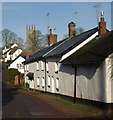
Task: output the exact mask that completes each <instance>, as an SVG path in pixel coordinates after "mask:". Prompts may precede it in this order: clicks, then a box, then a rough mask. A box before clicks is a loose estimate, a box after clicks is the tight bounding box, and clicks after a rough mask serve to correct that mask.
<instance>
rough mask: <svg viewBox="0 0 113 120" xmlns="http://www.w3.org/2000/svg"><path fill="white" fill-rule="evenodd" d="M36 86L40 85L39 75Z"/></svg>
mask: <svg viewBox="0 0 113 120" xmlns="http://www.w3.org/2000/svg"><path fill="white" fill-rule="evenodd" d="M36 84H37V86H38V87H39V86H40V78H39V77H37V83H36Z"/></svg>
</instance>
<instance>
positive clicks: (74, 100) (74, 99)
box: [72, 64, 77, 104]
mask: <svg viewBox="0 0 113 120" xmlns="http://www.w3.org/2000/svg"><path fill="white" fill-rule="evenodd" d="M72 67H73V68H74V69H75V76H74V79H75V82H74V98H73V103H74V104H75V103H76V73H77V69H76V66H75V65H73V64H72Z"/></svg>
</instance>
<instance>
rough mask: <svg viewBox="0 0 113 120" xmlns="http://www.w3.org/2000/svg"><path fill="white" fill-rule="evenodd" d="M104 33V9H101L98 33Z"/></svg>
mask: <svg viewBox="0 0 113 120" xmlns="http://www.w3.org/2000/svg"><path fill="white" fill-rule="evenodd" d="M104 33H106V22H105V21H104V11H101V18H100V22H99V35H102V34H104Z"/></svg>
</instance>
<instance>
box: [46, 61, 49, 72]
mask: <svg viewBox="0 0 113 120" xmlns="http://www.w3.org/2000/svg"><path fill="white" fill-rule="evenodd" d="M46 71H47V72H49V68H48V62H46Z"/></svg>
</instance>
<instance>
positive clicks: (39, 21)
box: [2, 2, 111, 40]
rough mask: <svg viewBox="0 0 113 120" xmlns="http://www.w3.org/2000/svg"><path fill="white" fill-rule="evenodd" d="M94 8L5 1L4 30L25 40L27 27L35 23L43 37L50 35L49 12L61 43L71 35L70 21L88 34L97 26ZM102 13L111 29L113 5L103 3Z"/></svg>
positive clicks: (87, 4) (88, 4)
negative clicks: (66, 35)
mask: <svg viewBox="0 0 113 120" xmlns="http://www.w3.org/2000/svg"><path fill="white" fill-rule="evenodd" d="M95 5H96V3H95V2H54V3H52V2H42V3H41V2H9V3H8V2H3V3H2V27H3V29H4V28H8V29H10V30H12V31H13V32H15V33H16V34H17V35H18V36H19V37H21V38H23V39H24V40H25V37H26V36H25V35H26V33H25V32H26V31H25V28H26V24H30V25H32V24H35V25H36V28H37V29H39V30H40V31H41V32H42V34H47V21H48V17H47V13H50V15H49V24H50V27H51V28H52V29H54V28H56V30H54V31H53V33H56V34H58V40H61V39H63V37H64V35H65V34H67V33H68V23H69V22H71V21H73V22H75V24H76V27H82V28H84V29H85V31H86V30H88V29H92V28H94V27H96V26H98V22H97V9H96V7H94V6H95ZM100 10H103V11H104V16H105V21H106V22H107V28H108V29H111V3H110V2H103V3H101V4H100ZM75 12H77V14H76V15H75V14H74V13H75Z"/></svg>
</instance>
